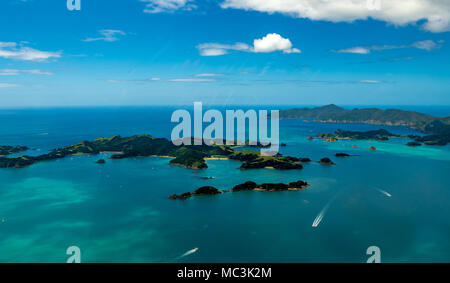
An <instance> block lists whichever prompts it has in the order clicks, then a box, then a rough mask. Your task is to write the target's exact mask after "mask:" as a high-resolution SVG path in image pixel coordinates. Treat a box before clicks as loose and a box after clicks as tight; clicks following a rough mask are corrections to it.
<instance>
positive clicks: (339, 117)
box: [280, 104, 450, 135]
mask: <svg viewBox="0 0 450 283" xmlns="http://www.w3.org/2000/svg"><path fill="white" fill-rule="evenodd" d="M299 118H308V119H315V120H317V121H318V122H329V123H333V122H334V123H363V124H374V125H388V126H406V127H409V128H412V129H415V130H419V131H422V132H425V133H430V134H435V135H442V134H446V135H447V134H450V117H445V118H439V117H433V116H431V115H428V114H423V113H419V112H415V111H405V110H398V109H388V110H382V109H378V108H363V109H358V108H355V109H352V110H347V109H344V108H342V107H339V106H336V105H334V104H331V105H326V106H322V107H316V108H295V109H288V110H281V111H280V119H299Z"/></svg>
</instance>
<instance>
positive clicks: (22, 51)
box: [0, 42, 61, 62]
mask: <svg viewBox="0 0 450 283" xmlns="http://www.w3.org/2000/svg"><path fill="white" fill-rule="evenodd" d="M0 57H1V58H6V59H16V60H23V61H38V62H39V61H46V60H48V59H50V58H60V57H61V51H58V52H47V51H40V50H36V49H33V48H30V47H25V46H23V45H19V44H17V43H15V42H0Z"/></svg>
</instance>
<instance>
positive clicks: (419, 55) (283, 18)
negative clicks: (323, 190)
mask: <svg viewBox="0 0 450 283" xmlns="http://www.w3.org/2000/svg"><path fill="white" fill-rule="evenodd" d="M373 1H375V3H376V1H377V0H369V2H373ZM324 2H327V1H313V0H264V1H262V0H253V1H250V0H223V1H212V0H211V1H207V0H206V1H205V0H199V1H193V0H191V1H189V0H143V1H142V0H141V1H140V0H126V1H125V0H122V1H118V0H117V1H106V0H95V1H90V0H81V5H82V8H81V11H69V10H68V9H67V7H66V0H57V1H55V0H3V1H1V3H0V23H1V25H2V29H1V30H0V103H1V104H0V107H2V108H4V107H6V108H10V107H40V106H93V105H168V104H176V105H187V104H192V103H193V102H194V101H202V102H204V103H206V104H233V105H236V104H259V105H267V104H270V105H320V104H329V103H335V104H341V105H450V95H449V93H450V83H449V77H450V76H449V75H450V70H449V68H448V66H449V62H450V60H449V59H450V58H449V57H450V53H449V52H450V50H449V47H448V44H449V43H450V42H449V41H450V38H449V32H448V31H449V30H450V24H449V20H450V19H449V18H450V4H448V3H446V2H447V1H441V0H406V1H405V0H402V1H399V0H392V1H388V2H386V1H383V0H381V2H380V3H381V6H368V5H369V4H367V3H366V2H367V0H355V1H353V2H352V3H356V4H357V6H352V5H356V4H348V3H349V1H345V0H336V1H331V2H333V3H335V4H336V3H337V4H339V5H332V6H330V5H328V4H323V3H324ZM350 2H351V1H350ZM405 3H406V4H405ZM408 4H409V5H408ZM370 5H373V3H372V4H370Z"/></svg>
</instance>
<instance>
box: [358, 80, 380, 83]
mask: <svg viewBox="0 0 450 283" xmlns="http://www.w3.org/2000/svg"><path fill="white" fill-rule="evenodd" d="M360 83H363V84H380V83H381V82H380V81H374V80H362V81H360Z"/></svg>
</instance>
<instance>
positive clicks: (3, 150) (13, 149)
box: [0, 145, 28, 156]
mask: <svg viewBox="0 0 450 283" xmlns="http://www.w3.org/2000/svg"><path fill="white" fill-rule="evenodd" d="M27 150H28V147H26V146H9V145H0V156H5V155H10V154H14V153H20V152H24V151H27Z"/></svg>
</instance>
